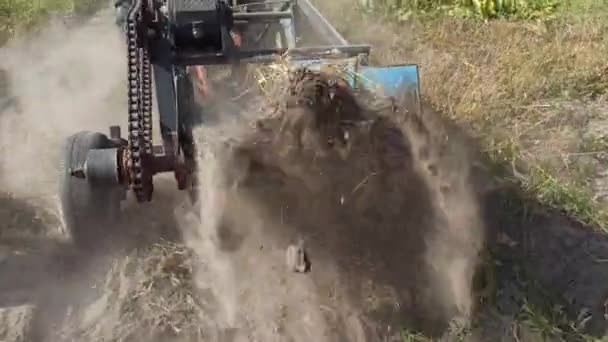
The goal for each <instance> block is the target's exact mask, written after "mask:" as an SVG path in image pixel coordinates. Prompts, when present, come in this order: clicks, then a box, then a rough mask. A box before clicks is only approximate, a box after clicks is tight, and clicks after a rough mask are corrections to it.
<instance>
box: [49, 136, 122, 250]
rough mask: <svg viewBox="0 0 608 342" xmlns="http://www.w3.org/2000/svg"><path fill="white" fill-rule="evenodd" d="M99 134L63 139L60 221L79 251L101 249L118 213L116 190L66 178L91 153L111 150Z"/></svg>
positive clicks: (108, 141)
mask: <svg viewBox="0 0 608 342" xmlns="http://www.w3.org/2000/svg"><path fill="white" fill-rule="evenodd" d="M112 146H113V144H112V142H111V141H110V140H109V139H108V137H107V136H105V135H104V134H101V133H93V132H79V133H77V134H74V135H72V136H70V137H69V138H67V140H66V141H65V144H64V148H63V163H62V175H61V178H60V198H61V206H62V214H63V219H64V222H65V225H66V228H67V230H68V232H69V234H70V237H71V239H72V242H73V243H74V244H75V245H76V246H77V247H79V248H83V249H87V250H95V249H98V248H101V247H103V242H105V241H107V240H108V237H110V236H108V234H109V233H110V232H111V231H112V230H113V229H112V228H113V225H114V224H115V223H116V222H117V219H118V215H119V212H120V197H119V195H120V193H119V192H118V190H119V188H118V186H116V187H111V186H109V187H99V186H94V185H91V184H89V182H88V181H87V180H86V179H82V178H78V177H75V176H72V175H71V174H70V170H71V169H76V168H80V167H82V166H83V165H84V163H85V161H86V157H87V153H88V151H89V150H91V149H103V148H111V147H112Z"/></svg>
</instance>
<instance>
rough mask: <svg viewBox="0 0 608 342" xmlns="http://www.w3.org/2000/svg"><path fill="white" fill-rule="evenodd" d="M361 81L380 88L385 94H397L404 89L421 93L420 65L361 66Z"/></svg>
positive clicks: (362, 83) (363, 83) (364, 84)
mask: <svg viewBox="0 0 608 342" xmlns="http://www.w3.org/2000/svg"><path fill="white" fill-rule="evenodd" d="M358 74H359V81H360V82H361V85H362V86H363V87H365V88H371V89H377V88H380V89H379V90H381V91H382V92H383V93H384V94H385V95H388V96H397V95H399V94H400V93H402V92H404V91H412V92H415V94H416V96H418V94H419V93H420V85H419V84H418V66H417V65H415V64H408V65H389V66H378V67H371V66H361V67H360V68H359V72H358Z"/></svg>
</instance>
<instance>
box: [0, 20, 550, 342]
mask: <svg viewBox="0 0 608 342" xmlns="http://www.w3.org/2000/svg"><path fill="white" fill-rule="evenodd" d="M92 35H93V36H95V37H96V39H95V40H94V41H91V40H90V39H89V38H90V37H91V36H92ZM57 37H60V38H57ZM119 39H120V36H119V35H118V33H117V32H115V31H114V28H113V27H110V25H109V23H107V22H104V20H101V21H100V22H93V23H91V24H87V25H86V26H85V27H84V28H83V29H78V30H74V31H72V32H70V33H68V32H67V31H65V30H64V29H62V28H58V29H57V30H56V31H51V32H47V33H46V35H45V36H43V37H42V39H40V41H38V39H37V40H36V41H34V42H29V43H27V42H26V43H21V44H16V45H14V46H9V47H8V48H5V49H3V50H0V60H2V61H3V62H4V61H8V71H9V73H10V76H11V81H12V83H13V84H12V89H13V91H14V95H16V98H17V100H18V102H19V105H20V106H21V107H22V108H20V110H16V107H11V106H9V107H8V108H5V109H4V110H3V111H2V112H0V137H1V138H2V140H3V141H2V145H1V147H0V162H1V163H2V169H1V171H0V183H1V184H2V189H3V190H4V191H3V195H2V197H1V200H0V201H2V203H1V205H0V215H2V217H1V218H2V222H3V223H2V224H1V225H2V226H1V228H0V234H1V235H0V247H2V249H0V253H2V254H0V257H1V258H2V259H0V272H1V273H2V277H1V278H0V279H1V280H0V290H2V291H3V293H2V295H0V299H1V300H3V305H5V306H11V307H10V308H7V309H4V310H3V312H2V315H1V316H0V317H1V318H0V322H2V323H1V326H0V340H3V341H4V340H7V341H17V340H23V341H67V340H79V341H100V340H112V341H114V340H116V341H117V340H121V339H127V340H129V341H154V340H158V341H167V340H170V341H174V340H175V341H191V340H201V339H203V340H227V341H232V340H235V341H251V340H258V341H374V340H380V338H381V337H386V336H397V335H398V333H399V330H400V329H401V327H403V326H404V325H407V326H411V327H416V328H419V329H422V330H424V331H425V332H426V333H428V334H432V333H437V334H440V333H443V332H444V331H445V329H446V328H447V327H446V325H447V324H448V321H450V320H454V319H457V320H461V321H467V319H468V316H469V315H470V314H471V311H472V310H473V309H474V307H473V306H474V305H473V303H474V302H475V300H474V298H472V296H473V294H472V291H471V282H472V277H473V269H474V267H475V266H476V264H477V262H478V258H477V254H478V252H479V251H480V249H481V247H482V244H483V238H484V236H485V229H484V222H485V221H486V217H485V216H484V215H486V214H487V212H486V211H482V209H486V208H487V207H488V206H484V208H481V204H480V200H479V198H478V197H479V194H480V193H483V192H484V191H483V190H484V189H482V187H481V185H483V184H485V183H486V182H485V180H484V179H483V178H481V177H482V174H479V173H477V172H476V169H475V165H476V163H475V161H476V160H477V159H478V156H477V155H475V152H474V151H475V148H474V145H473V144H472V143H471V142H470V141H467V138H466V137H464V136H463V135H462V134H461V133H459V132H458V131H457V130H455V129H454V128H453V127H450V126H448V125H447V124H445V123H444V122H442V120H441V119H440V118H439V116H438V115H436V114H435V113H433V112H432V111H430V110H428V109H426V110H425V112H424V113H423V115H414V114H407V113H404V112H402V111H398V112H393V111H392V110H391V109H390V108H387V107H386V106H383V103H382V101H378V100H369V101H358V103H354V102H350V101H349V99H348V97H346V98H345V97H338V99H346V100H345V101H346V103H345V104H343V105H342V106H340V108H341V109H342V111H341V112H338V113H339V115H337V116H336V115H328V111H327V108H325V107H323V106H321V107H319V108H315V109H314V110H311V109H310V108H307V107H306V106H295V107H293V108H289V109H283V110H280V111H278V113H276V114H273V115H270V114H269V112H270V110H269V108H268V107H265V108H264V107H263V108H261V109H260V110H259V112H252V111H251V109H250V108H248V112H247V116H246V118H247V119H246V120H245V122H229V123H222V122H220V123H218V124H217V125H216V126H213V127H209V128H201V129H200V130H199V131H198V132H197V137H198V143H199V148H200V149H201V152H202V154H201V158H202V159H201V165H203V166H204V167H203V168H202V169H201V174H200V177H201V183H202V184H201V191H202V192H201V195H202V196H201V197H202V200H201V203H200V206H198V207H196V208H193V207H191V206H189V205H188V204H187V203H188V202H187V201H186V198H185V194H177V193H176V191H175V190H174V184H173V183H172V180H171V179H170V177H169V179H166V178H165V179H159V180H158V182H159V183H158V184H157V190H156V193H155V201H154V202H153V203H152V204H150V205H146V206H143V207H140V206H137V205H130V206H127V208H125V219H124V222H123V223H122V224H121V225H120V226H119V227H108V229H109V231H111V232H112V233H113V234H116V235H115V236H116V237H117V238H116V240H117V242H121V243H119V244H118V243H117V244H116V248H115V250H112V251H108V253H107V255H101V256H95V257H93V258H83V257H82V256H81V255H77V254H75V252H73V251H72V250H71V248H70V247H69V245H67V244H66V242H65V241H64V235H65V234H64V233H63V232H62V231H61V222H59V220H58V219H57V208H56V201H55V193H56V190H55V178H56V173H55V169H54V167H55V166H54V164H53V161H54V160H56V157H57V153H58V152H59V150H60V149H59V144H60V143H61V139H62V138H63V137H64V136H67V135H68V134H71V133H73V132H75V131H77V130H80V129H92V130H98V131H105V127H107V126H108V125H109V124H111V123H116V121H115V120H118V122H119V123H121V124H122V123H123V120H124V117H123V115H121V113H122V109H123V108H124V106H123V102H121V101H122V100H120V99H121V98H122V92H121V91H122V86H121V83H120V82H117V81H116V80H120V79H122V77H123V69H124V67H123V56H124V53H122V52H121V51H122V50H121V49H122V48H121V42H120V40H119ZM41 42H44V43H41ZM102 43H105V44H102ZM41 44H42V46H41ZM46 44H48V46H49V47H51V46H52V47H53V48H52V49H47V52H48V53H49V54H48V55H46V56H44V57H41V56H38V54H39V53H40V52H38V51H40V49H41V47H44V46H45V45H46ZM77 49H78V50H79V51H80V54H79V55H77V56H74V55H72V51H76V50H77ZM43 50H44V49H43ZM117 51H118V52H117ZM38 61H44V62H43V63H37V62H38ZM23 65H29V66H30V68H28V69H22V68H23ZM17 70H20V72H15V71H17ZM32 80H35V81H32ZM91 85H95V86H94V87H93V86H91ZM305 88H306V87H305ZM305 95H306V94H302V93H299V94H296V96H295V98H296V99H298V98H303V97H305ZM361 96H363V95H361ZM361 96H359V99H361V98H362V97H361ZM115 99H119V100H117V101H116V100H115ZM313 100H319V98H313ZM286 102H287V101H286ZM404 105H406V104H404ZM406 107H407V106H406ZM332 113H334V112H332ZM252 121H255V122H257V125H253V126H252V125H251V123H252ZM345 121H348V122H349V123H351V124H352V122H355V123H356V124H355V125H345ZM318 123H322V125H321V126H317V125H316V124H318ZM252 127H253V128H252ZM319 127H320V129H319ZM298 128H299V131H298ZM346 131H347V132H348V139H347V141H346V142H344V141H343V138H344V136H345V135H344V133H345V132H346ZM295 132H299V134H296V133H295ZM448 137H449V139H448ZM328 138H333V139H332V140H333V141H334V142H335V143H334V145H333V146H329V145H328V144H327V141H328ZM23 139H25V143H23V144H20V145H18V146H17V147H16V150H10V151H9V150H8V149H7V147H8V146H9V142H10V141H20V140H21V141H23ZM223 142H227V146H226V144H223ZM34 160H35V161H36V162H35V163H33V162H32V161H34ZM473 180H475V182H473ZM488 203H490V204H491V203H492V202H488ZM490 209H493V208H492V207H491V206H490ZM196 213H198V216H200V217H202V220H199V219H198V217H197V215H195V214H196ZM493 215H495V216H494V217H502V216H501V215H504V214H503V213H502V212H496V213H494V214H493ZM482 216H483V217H482ZM489 222H496V220H495V219H492V220H490V221H489ZM502 222H505V221H502ZM509 227H514V226H509ZM539 231H540V230H539ZM537 232H538V231H537ZM535 234H540V233H535ZM511 236H512V237H513V238H514V239H517V238H518V236H517V234H516V233H514V234H511ZM23 237H25V238H27V239H28V240H27V241H24V240H23ZM160 237H163V238H164V239H165V240H159V238H160ZM300 238H302V239H304V241H305V242H306V244H307V248H308V251H309V253H310V256H311V261H312V270H311V273H309V274H306V275H302V274H292V273H290V272H289V271H287V270H286V267H285V248H286V247H287V245H288V244H290V243H293V242H295V241H297V240H298V239H300ZM32 239H33V241H32ZM522 240H523V238H522ZM182 241H183V244H185V245H186V247H187V248H185V247H184V246H182V245H181V242H182ZM23 246H28V247H29V248H25V247H23ZM18 251H21V252H25V253H21V254H18V253H16V252H18ZM537 259H538V260H540V258H537ZM539 263H540V261H539ZM547 272H549V273H550V271H549V270H548V271H547ZM4 322H6V323H4ZM8 322H11V323H10V324H9V323H8ZM505 324H508V323H505ZM20 325H23V327H22V328H20ZM488 326H489V327H490V328H487V329H488V331H486V332H484V331H483V330H482V332H481V333H480V334H479V336H476V340H496V339H494V338H495V337H496V334H499V335H501V334H502V333H501V332H500V329H501V328H502V327H498V328H495V329H494V330H495V331H490V330H492V328H491V327H492V325H491V324H490V325H488ZM20 335H23V336H24V337H22V338H21V339H20V337H19V336H20Z"/></svg>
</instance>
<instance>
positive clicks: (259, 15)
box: [233, 11, 292, 21]
mask: <svg viewBox="0 0 608 342" xmlns="http://www.w3.org/2000/svg"><path fill="white" fill-rule="evenodd" d="M233 17H234V20H241V21H243V20H246V21H254V20H256V21H262V20H276V21H278V20H281V19H289V18H291V17H292V13H291V11H280V12H269V11H266V12H243V13H238V12H237V13H234V15H233Z"/></svg>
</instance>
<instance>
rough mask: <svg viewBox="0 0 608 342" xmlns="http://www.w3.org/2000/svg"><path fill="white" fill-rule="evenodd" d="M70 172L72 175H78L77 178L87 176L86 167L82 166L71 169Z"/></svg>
mask: <svg viewBox="0 0 608 342" xmlns="http://www.w3.org/2000/svg"><path fill="white" fill-rule="evenodd" d="M69 172H70V176H73V177H76V178H81V179H84V178H85V173H84V169H83V168H82V167H79V168H76V169H72V168H70V169H69Z"/></svg>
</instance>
